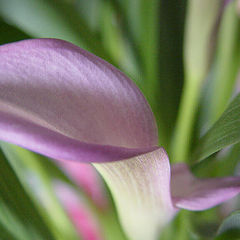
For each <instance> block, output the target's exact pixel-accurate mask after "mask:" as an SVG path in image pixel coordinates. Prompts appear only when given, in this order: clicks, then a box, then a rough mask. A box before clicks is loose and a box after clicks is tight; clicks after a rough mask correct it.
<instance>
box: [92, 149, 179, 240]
mask: <svg viewBox="0 0 240 240" xmlns="http://www.w3.org/2000/svg"><path fill="white" fill-rule="evenodd" d="M94 166H95V167H96V168H97V169H98V171H99V172H100V173H101V174H102V175H103V177H104V179H105V180H106V182H107V183H108V185H109V187H110V189H111V191H112V194H113V198H114V200H115V203H116V206H117V209H118V213H119V217H120V221H121V223H122V225H123V227H124V230H125V231H126V234H127V235H128V236H129V239H133V240H146V239H147V240H153V239H157V237H158V235H159V233H160V232H161V230H162V228H163V227H164V226H165V225H166V224H167V223H168V221H169V220H170V219H171V218H172V217H173V216H174V214H175V213H176V211H177V210H176V209H175V208H174V207H173V205H172V200H171V196H170V165H169V160H168V156H167V154H166V152H165V150H164V149H163V148H160V149H158V150H156V151H153V152H150V153H147V154H144V155H140V156H137V157H135V158H131V159H127V160H125V161H116V162H112V163H102V164H94Z"/></svg>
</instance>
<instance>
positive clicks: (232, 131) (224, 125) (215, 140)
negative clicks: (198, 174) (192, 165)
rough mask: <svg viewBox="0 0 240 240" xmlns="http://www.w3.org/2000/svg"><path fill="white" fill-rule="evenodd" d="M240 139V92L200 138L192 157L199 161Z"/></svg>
mask: <svg viewBox="0 0 240 240" xmlns="http://www.w3.org/2000/svg"><path fill="white" fill-rule="evenodd" d="M239 141H240V94H238V95H237V96H236V97H235V99H234V100H233V101H232V102H231V103H230V105H229V106H228V108H227V109H226V110H225V112H224V113H223V114H222V116H221V117H220V118H219V120H218V121H217V122H216V123H215V124H214V125H213V126H212V127H211V128H210V130H209V131H208V132H207V133H206V134H205V135H204V136H203V137H202V138H201V139H200V141H199V143H198V145H197V147H196V149H195V151H194V153H193V159H194V160H195V161H200V160H202V159H204V158H206V157H208V156H210V155H211V154H213V153H215V152H217V151H219V150H221V149H222V148H225V147H227V146H229V145H231V144H235V143H237V142H239Z"/></svg>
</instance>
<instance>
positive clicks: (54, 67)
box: [0, 39, 158, 162]
mask: <svg viewBox="0 0 240 240" xmlns="http://www.w3.org/2000/svg"><path fill="white" fill-rule="evenodd" d="M0 139H2V140H5V141H9V142H12V143H15V144H18V145H20V146H23V147H26V148H28V149H30V150H33V151H36V152H39V153H42V154H45V155H47V156H49V157H52V158H57V159H66V160H78V161H85V162H89V161H93V162H96V161H98V162H101V161H110V160H120V159H125V158H129V157H133V156H135V155H137V154H140V153H145V152H148V151H151V150H153V146H156V145H157V143H158V138H157V128H156V124H155V120H154V117H153V114H152V112H151V109H150V107H149V105H148V104H147V102H146V100H145V98H144V97H143V95H142V94H141V92H140V91H139V90H138V88H137V87H136V86H135V85H134V84H133V82H132V81H131V80H129V79H128V78H127V77H126V76H125V75H124V74H122V73H121V72H120V71H118V70H117V69H116V68H114V67H113V66H112V65H110V64H108V63H107V62H105V61H103V60H102V59H100V58H98V57H96V56H94V55H92V54H90V53H88V52H86V51H85V50H83V49H80V48H79V47H76V46H74V45H72V44H70V43H67V42H65V41H62V40H56V39H35V40H26V41H21V42H18V43H13V44H7V45H3V46H1V47H0Z"/></svg>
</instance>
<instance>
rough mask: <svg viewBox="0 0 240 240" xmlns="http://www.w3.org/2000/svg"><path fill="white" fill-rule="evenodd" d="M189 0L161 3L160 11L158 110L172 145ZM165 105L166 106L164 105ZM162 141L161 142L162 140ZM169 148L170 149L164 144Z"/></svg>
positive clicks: (181, 77)
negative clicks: (186, 10) (171, 139)
mask: <svg viewBox="0 0 240 240" xmlns="http://www.w3.org/2000/svg"><path fill="white" fill-rule="evenodd" d="M186 2H187V1H186V0H181V1H179V0H168V1H166V0H161V1H160V10H159V41H158V43H159V50H158V52H159V63H158V67H159V74H158V77H159V81H158V87H157V89H158V91H157V95H158V102H159V104H158V106H157V107H158V108H159V115H161V116H164V117H162V125H163V126H162V128H163V129H162V131H164V132H165V133H164V136H165V137H166V138H167V143H169V140H170V137H171V133H172V131H173V126H174V124H175V121H176V117H177V111H178V107H179V102H180V96H181V91H182V87H183V34H184V22H185V9H186ZM163 103H164V104H163ZM160 141H161V140H160ZM164 147H165V148H166V146H165V145H164Z"/></svg>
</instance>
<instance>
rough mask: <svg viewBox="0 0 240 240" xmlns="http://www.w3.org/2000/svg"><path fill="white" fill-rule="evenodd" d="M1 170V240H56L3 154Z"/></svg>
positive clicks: (0, 159) (1, 156)
mask: <svg viewBox="0 0 240 240" xmlns="http://www.w3.org/2000/svg"><path fill="white" fill-rule="evenodd" d="M0 169H1V174H0V229H3V231H0V239H6V236H7V235H8V236H9V235H12V236H13V238H9V239H20V240H31V239H39V240H40V239H42V240H45V239H54V238H53V236H52V234H51V232H50V230H49V229H48V227H47V225H46V223H45V222H44V221H43V219H42V217H41V215H40V214H39V213H38V210H37V209H36V207H35V205H34V204H33V202H32V201H31V199H30V197H29V196H28V194H27V193H26V191H25V189H24V187H23V186H22V184H21V182H20V181H19V180H18V178H17V176H16V174H15V173H14V171H13V169H12V167H11V165H10V164H9V162H8V161H7V159H6V158H5V156H4V155H3V153H2V152H0Z"/></svg>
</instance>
